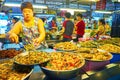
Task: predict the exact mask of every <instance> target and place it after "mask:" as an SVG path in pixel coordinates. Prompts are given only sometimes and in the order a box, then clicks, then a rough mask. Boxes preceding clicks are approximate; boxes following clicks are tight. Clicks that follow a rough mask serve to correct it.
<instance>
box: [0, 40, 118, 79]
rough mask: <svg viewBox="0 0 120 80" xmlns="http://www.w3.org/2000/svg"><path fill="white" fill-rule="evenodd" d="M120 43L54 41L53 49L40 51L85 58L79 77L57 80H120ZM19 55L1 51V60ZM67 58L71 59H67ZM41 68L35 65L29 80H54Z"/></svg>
mask: <svg viewBox="0 0 120 80" xmlns="http://www.w3.org/2000/svg"><path fill="white" fill-rule="evenodd" d="M119 42H120V39H119V38H110V39H105V40H97V41H93V40H90V41H83V42H78V43H74V42H73V43H72V42H56V41H55V44H54V41H53V45H52V49H50V48H48V49H40V50H38V51H42V52H48V53H50V52H52V53H54V52H58V53H61V54H63V52H67V53H74V54H77V55H79V56H82V57H84V59H85V63H84V65H83V66H82V65H81V66H80V67H79V68H80V69H79V71H78V72H77V76H75V77H72V78H69V79H57V80H112V79H113V80H119V79H120V77H118V76H119V75H120V65H119V64H120V63H119V62H120V58H119V57H118V56H120V54H119V53H120V44H119ZM50 43H51V42H50ZM9 51H10V52H9ZM5 53H7V54H5ZM8 53H10V54H8ZM58 53H57V55H59V56H60V55H61V54H58ZM12 54H14V55H12ZM19 54H21V51H17V50H1V52H0V59H3V58H4V59H6V58H13V57H14V56H16V55H19ZM54 56H56V55H54ZM67 56H68V55H67ZM69 56H70V55H69ZM72 56H73V54H72ZM116 57H117V59H116ZM67 58H68V59H69V58H70V57H67ZM67 58H66V61H67ZM76 58H77V57H76ZM19 59H20V58H19ZM28 59H29V58H28ZM52 59H53V58H52ZM56 59H57V58H56ZM71 59H72V58H71ZM71 59H69V60H68V62H70V65H72V66H73V64H72V63H71ZM73 59H74V58H73ZM81 59H82V58H81ZM55 61H57V60H55ZM79 61H80V60H79ZM61 62H62V61H61ZM81 63H83V62H82V61H81V62H80V64H81ZM40 66H41V65H34V70H33V71H32V73H31V74H30V77H29V79H27V80H54V79H53V78H52V79H50V78H49V77H48V76H46V73H44V72H43V70H42V68H41V67H40ZM62 66H64V65H62ZM66 66H67V65H66ZM56 69H57V68H56ZM58 69H59V68H58ZM60 69H61V68H60ZM46 70H47V68H46ZM73 70H74V69H73ZM75 70H77V69H75ZM53 71H54V70H53ZM58 71H59V70H58ZM63 71H64V69H63ZM108 73H110V74H108ZM57 74H58V73H57ZM58 75H59V74H58ZM62 76H63V75H62ZM63 77H65V76H63ZM116 77H117V79H116Z"/></svg>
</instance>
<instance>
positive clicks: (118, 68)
mask: <svg viewBox="0 0 120 80" xmlns="http://www.w3.org/2000/svg"><path fill="white" fill-rule="evenodd" d="M34 70H35V72H33V73H32V74H31V76H30V78H29V80H50V79H48V78H47V77H46V76H45V75H44V73H43V72H42V71H41V70H40V68H39V67H38V66H36V67H35V68H34ZM36 70H37V71H36ZM81 76H82V77H81ZM81 76H80V75H78V76H77V77H76V78H73V79H70V80H120V63H112V64H108V65H106V66H105V67H104V68H103V69H102V70H91V71H87V72H83V74H82V75H81Z"/></svg>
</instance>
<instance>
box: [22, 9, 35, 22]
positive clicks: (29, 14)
mask: <svg viewBox="0 0 120 80" xmlns="http://www.w3.org/2000/svg"><path fill="white" fill-rule="evenodd" d="M22 13H23V16H24V19H25V20H27V21H29V20H30V19H31V18H32V17H33V11H32V9H28V8H24V9H23V11H22Z"/></svg>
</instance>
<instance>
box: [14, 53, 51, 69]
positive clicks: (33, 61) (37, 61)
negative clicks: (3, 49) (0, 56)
mask: <svg viewBox="0 0 120 80" xmlns="http://www.w3.org/2000/svg"><path fill="white" fill-rule="evenodd" d="M38 54H39V53H38ZM46 55H47V54H46ZM25 56H27V57H25ZM30 56H31V55H30ZM33 56H34V57H33ZM36 56H38V57H36ZM23 57H25V59H26V58H27V59H26V60H25V59H24V58H23ZM17 58H19V59H20V58H22V60H25V61H27V62H23V63H22V62H19V60H18V61H17ZM33 58H34V59H33ZM36 59H37V60H36ZM42 59H43V57H42ZM28 60H29V52H23V53H21V54H18V55H17V56H15V57H14V64H15V65H20V66H21V67H23V66H26V67H28V66H29V67H31V66H34V65H40V64H43V63H44V62H47V61H49V60H50V58H49V56H48V55H47V56H46V59H45V61H42V60H41V57H40V54H39V55H36V54H33V55H32V57H30V60H31V61H32V62H29V61H28Z"/></svg>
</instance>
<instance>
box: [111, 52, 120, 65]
mask: <svg viewBox="0 0 120 80" xmlns="http://www.w3.org/2000/svg"><path fill="white" fill-rule="evenodd" d="M112 55H113V58H112V59H111V60H110V63H115V62H119V61H120V53H112Z"/></svg>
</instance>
